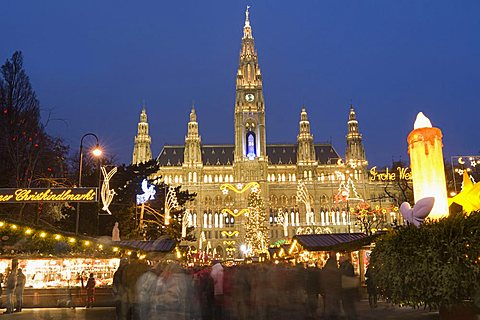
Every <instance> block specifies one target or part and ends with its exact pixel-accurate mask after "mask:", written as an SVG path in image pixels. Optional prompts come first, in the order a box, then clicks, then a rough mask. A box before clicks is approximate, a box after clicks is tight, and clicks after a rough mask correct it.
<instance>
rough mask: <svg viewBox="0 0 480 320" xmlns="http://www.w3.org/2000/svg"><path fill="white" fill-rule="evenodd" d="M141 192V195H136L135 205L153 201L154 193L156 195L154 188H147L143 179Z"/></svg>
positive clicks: (151, 186) (145, 180)
mask: <svg viewBox="0 0 480 320" xmlns="http://www.w3.org/2000/svg"><path fill="white" fill-rule="evenodd" d="M142 191H143V194H138V195H137V204H143V203H145V202H147V201H148V200H153V199H155V193H156V191H155V186H154V185H153V184H151V185H150V186H149V185H148V182H147V179H143V181H142Z"/></svg>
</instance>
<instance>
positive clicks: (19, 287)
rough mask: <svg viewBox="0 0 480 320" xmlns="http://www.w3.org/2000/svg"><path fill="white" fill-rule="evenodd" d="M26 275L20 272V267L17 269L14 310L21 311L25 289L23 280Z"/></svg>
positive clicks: (25, 278)
mask: <svg viewBox="0 0 480 320" xmlns="http://www.w3.org/2000/svg"><path fill="white" fill-rule="evenodd" d="M26 281H27V277H25V275H24V274H23V272H22V269H21V268H18V270H17V284H16V286H15V299H16V309H15V312H21V311H22V307H23V291H24V290H25V282H26Z"/></svg>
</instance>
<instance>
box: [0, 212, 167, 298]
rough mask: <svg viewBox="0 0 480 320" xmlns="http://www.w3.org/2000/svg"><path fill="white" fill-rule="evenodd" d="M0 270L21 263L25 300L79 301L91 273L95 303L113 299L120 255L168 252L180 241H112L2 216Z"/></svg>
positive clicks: (5, 270) (0, 271)
mask: <svg viewBox="0 0 480 320" xmlns="http://www.w3.org/2000/svg"><path fill="white" fill-rule="evenodd" d="M0 243H1V246H0V273H4V274H6V272H7V271H8V270H11V269H13V270H16V269H17V268H21V269H22V271H23V273H24V274H25V276H26V285H25V293H24V306H26V307H32V306H41V307H54V306H81V305H84V296H85V292H84V291H85V290H84V287H85V285H86V281H87V278H88V276H89V274H90V273H93V275H94V278H95V283H96V294H95V295H96V305H99V306H100V305H113V300H112V299H113V296H112V291H111V288H112V283H113V274H114V273H115V271H116V270H117V268H118V266H119V263H120V259H121V258H128V257H130V256H131V255H132V254H134V255H135V256H136V257H138V258H139V259H146V257H147V255H149V254H150V253H151V252H153V253H155V252H170V251H172V250H173V249H174V248H175V247H176V242H175V241H171V240H169V239H165V240H156V241H128V240H127V241H111V240H110V239H97V238H89V237H84V236H76V235H74V234H67V233H60V232H58V231H52V230H50V231H48V230H39V229H36V228H32V227H29V226H25V225H20V224H18V223H12V222H7V221H0Z"/></svg>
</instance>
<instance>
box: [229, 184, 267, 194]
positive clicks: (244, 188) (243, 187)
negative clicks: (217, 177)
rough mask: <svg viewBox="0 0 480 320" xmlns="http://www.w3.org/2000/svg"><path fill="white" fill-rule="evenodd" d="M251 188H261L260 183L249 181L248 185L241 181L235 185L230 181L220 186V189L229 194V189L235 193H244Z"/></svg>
mask: <svg viewBox="0 0 480 320" xmlns="http://www.w3.org/2000/svg"><path fill="white" fill-rule="evenodd" d="M249 189H260V185H259V184H258V182H249V183H247V184H246V185H243V184H242V183H239V184H237V185H236V186H234V185H233V184H230V183H224V184H222V185H221V186H220V190H222V193H223V194H228V190H231V191H233V192H235V193H244V192H245V191H247V190H249Z"/></svg>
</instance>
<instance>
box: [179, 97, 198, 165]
mask: <svg viewBox="0 0 480 320" xmlns="http://www.w3.org/2000/svg"><path fill="white" fill-rule="evenodd" d="M201 142H202V139H201V137H200V135H199V134H198V122H197V114H196V113H195V105H194V104H193V103H192V110H191V111H190V121H189V122H188V131H187V136H186V137H185V150H184V157H183V158H184V161H183V163H184V165H186V166H190V167H191V166H193V167H198V166H201V165H202V152H201Z"/></svg>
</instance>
